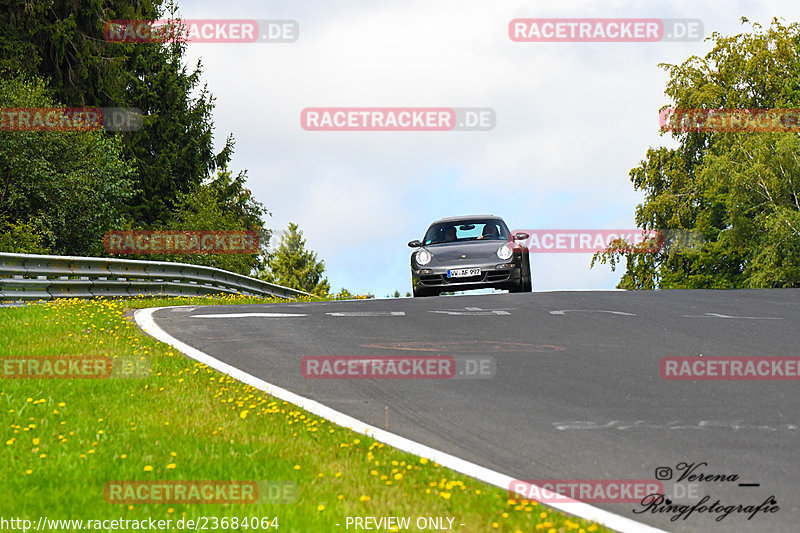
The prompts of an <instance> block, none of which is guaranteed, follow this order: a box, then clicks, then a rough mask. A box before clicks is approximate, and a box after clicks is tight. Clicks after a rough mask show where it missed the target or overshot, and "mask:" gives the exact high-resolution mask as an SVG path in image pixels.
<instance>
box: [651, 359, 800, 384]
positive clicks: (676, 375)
mask: <svg viewBox="0 0 800 533" xmlns="http://www.w3.org/2000/svg"><path fill="white" fill-rule="evenodd" d="M659 366H660V370H661V377H662V378H664V379H668V380H766V381H772V380H778V381H781V380H797V379H800V357H664V358H663V359H661V364H660V365H659Z"/></svg>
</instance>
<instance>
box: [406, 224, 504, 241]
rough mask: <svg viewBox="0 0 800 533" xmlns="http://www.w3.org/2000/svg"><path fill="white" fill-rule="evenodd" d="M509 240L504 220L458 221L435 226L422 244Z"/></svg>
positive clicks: (427, 233)
mask: <svg viewBox="0 0 800 533" xmlns="http://www.w3.org/2000/svg"><path fill="white" fill-rule="evenodd" d="M508 239H509V232H508V228H507V227H506V225H505V223H504V222H503V221H502V220H498V219H488V220H487V219H476V220H458V221H455V222H443V223H440V224H433V225H432V226H431V227H430V228H428V231H427V232H426V233H425V239H424V240H423V241H422V244H424V245H428V244H441V243H445V242H468V241H483V240H497V241H507V240H508Z"/></svg>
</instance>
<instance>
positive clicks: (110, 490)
mask: <svg viewBox="0 0 800 533" xmlns="http://www.w3.org/2000/svg"><path fill="white" fill-rule="evenodd" d="M297 496H298V489H297V483H295V482H293V481H220V480H212V481H181V480H178V481H135V480H128V481H109V482H108V483H106V484H105V486H104V487H103V497H104V498H105V500H106V501H107V502H108V503H120V504H128V505H135V504H145V503H155V504H161V503H177V504H257V505H260V504H265V503H273V504H283V503H294V502H295V501H297Z"/></svg>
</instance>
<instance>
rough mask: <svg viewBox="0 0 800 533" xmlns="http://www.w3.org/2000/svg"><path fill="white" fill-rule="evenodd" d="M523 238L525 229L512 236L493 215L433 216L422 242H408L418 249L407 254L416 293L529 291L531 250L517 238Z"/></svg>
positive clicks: (525, 236) (434, 294)
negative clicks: (491, 290)
mask: <svg viewBox="0 0 800 533" xmlns="http://www.w3.org/2000/svg"><path fill="white" fill-rule="evenodd" d="M527 238H528V234H527V233H517V234H515V235H514V236H513V238H512V236H511V234H510V233H509V231H508V227H507V226H506V223H505V222H503V219H502V218H500V217H496V216H494V215H473V216H462V217H451V218H443V219H441V220H437V221H436V222H434V223H433V224H431V226H430V227H429V228H428V231H427V232H425V238H424V239H423V240H422V241H421V242H420V241H416V240H415V241H411V242H409V243H408V245H409V246H410V247H412V248H418V249H417V250H416V251H415V252H414V253H412V254H411V285H412V286H413V289H414V296H438V295H439V294H440V293H442V292H451V291H463V290H469V289H483V288H487V287H489V288H495V289H507V290H508V291H510V292H530V290H531V286H532V283H531V263H530V254H529V253H528V250H527V249H526V248H525V247H524V246H523V245H521V244H519V243H518V242H517V241H519V240H525V239H527Z"/></svg>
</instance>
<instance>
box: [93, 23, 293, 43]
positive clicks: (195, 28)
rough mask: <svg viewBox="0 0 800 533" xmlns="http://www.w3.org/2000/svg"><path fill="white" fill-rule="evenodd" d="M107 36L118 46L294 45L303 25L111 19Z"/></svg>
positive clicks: (105, 34)
mask: <svg viewBox="0 0 800 533" xmlns="http://www.w3.org/2000/svg"><path fill="white" fill-rule="evenodd" d="M103 36H104V37H105V39H106V40H107V41H110V42H114V43H166V42H190V43H293V42H295V41H296V40H297V39H298V37H300V25H299V24H298V23H297V21H295V20H255V19H237V20H234V19H161V20H110V21H108V22H106V23H105V24H104V25H103Z"/></svg>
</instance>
